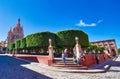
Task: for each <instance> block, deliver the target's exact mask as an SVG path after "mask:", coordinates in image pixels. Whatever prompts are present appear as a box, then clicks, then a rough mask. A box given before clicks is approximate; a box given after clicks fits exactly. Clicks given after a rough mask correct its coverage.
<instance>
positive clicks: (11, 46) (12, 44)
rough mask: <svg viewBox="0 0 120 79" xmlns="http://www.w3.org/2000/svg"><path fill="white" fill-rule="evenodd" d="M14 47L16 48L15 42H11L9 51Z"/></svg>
mask: <svg viewBox="0 0 120 79" xmlns="http://www.w3.org/2000/svg"><path fill="white" fill-rule="evenodd" d="M14 48H15V43H10V44H9V45H8V49H9V51H12V50H13V49H14Z"/></svg>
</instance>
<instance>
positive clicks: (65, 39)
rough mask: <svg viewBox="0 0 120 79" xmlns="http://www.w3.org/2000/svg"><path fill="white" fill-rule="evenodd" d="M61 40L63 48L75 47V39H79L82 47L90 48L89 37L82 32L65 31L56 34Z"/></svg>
mask: <svg viewBox="0 0 120 79" xmlns="http://www.w3.org/2000/svg"><path fill="white" fill-rule="evenodd" d="M56 34H57V35H58V36H59V37H60V39H61V41H62V42H61V43H60V44H61V45H62V46H69V47H70V46H72V47H73V46H74V45H75V37H78V38H79V43H80V44H81V46H82V47H88V46H89V40H88V35H87V34H86V33H84V32H83V31H81V30H64V31H59V32H57V33H56Z"/></svg>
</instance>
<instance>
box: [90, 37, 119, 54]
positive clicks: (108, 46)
mask: <svg viewBox="0 0 120 79" xmlns="http://www.w3.org/2000/svg"><path fill="white" fill-rule="evenodd" d="M91 44H93V45H97V46H101V47H105V50H104V52H105V53H109V54H112V55H115V54H117V46H116V42H115V40H114V39H110V40H102V41H95V42H91Z"/></svg>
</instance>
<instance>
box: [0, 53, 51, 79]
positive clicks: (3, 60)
mask: <svg viewBox="0 0 120 79" xmlns="http://www.w3.org/2000/svg"><path fill="white" fill-rule="evenodd" d="M29 64H30V63H28V62H24V61H20V60H17V59H15V58H11V57H8V56H4V55H0V79H51V78H50V77H47V76H45V75H42V74H40V73H38V72H35V71H33V70H30V69H27V68H25V67H23V66H22V65H29Z"/></svg>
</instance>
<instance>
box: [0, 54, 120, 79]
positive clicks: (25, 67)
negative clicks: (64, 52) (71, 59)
mask: <svg viewBox="0 0 120 79" xmlns="http://www.w3.org/2000/svg"><path fill="white" fill-rule="evenodd" d="M50 68H52V67H48V66H46V65H43V64H40V63H39V64H38V63H27V62H23V61H21V60H17V59H14V58H11V57H8V56H0V79H119V78H120V56H119V57H118V58H117V59H116V61H115V62H114V64H113V65H112V67H111V68H110V69H109V70H108V72H106V73H67V72H60V71H54V70H51V69H50Z"/></svg>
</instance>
